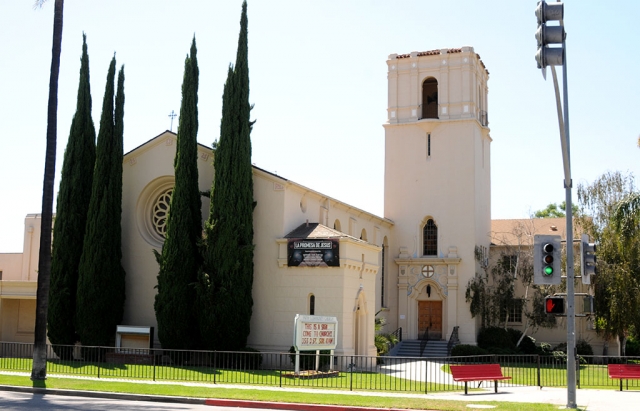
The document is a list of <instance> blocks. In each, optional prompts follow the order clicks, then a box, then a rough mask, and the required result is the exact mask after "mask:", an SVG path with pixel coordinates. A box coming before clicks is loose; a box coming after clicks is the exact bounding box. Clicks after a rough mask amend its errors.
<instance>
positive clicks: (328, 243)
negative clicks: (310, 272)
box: [287, 238, 340, 267]
mask: <svg viewBox="0 0 640 411" xmlns="http://www.w3.org/2000/svg"><path fill="white" fill-rule="evenodd" d="M287 265H288V266H289V267H340V242H339V240H337V239H333V238H312V239H290V240H289V241H288V245H287Z"/></svg>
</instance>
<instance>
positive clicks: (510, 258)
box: [500, 255, 518, 273]
mask: <svg viewBox="0 0 640 411" xmlns="http://www.w3.org/2000/svg"><path fill="white" fill-rule="evenodd" d="M517 262H518V256H517V255H503V256H502V259H501V260H500V268H501V269H502V270H503V271H506V272H508V273H513V272H515V270H516V264H517Z"/></svg>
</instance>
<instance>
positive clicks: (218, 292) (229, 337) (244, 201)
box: [200, 1, 255, 350]
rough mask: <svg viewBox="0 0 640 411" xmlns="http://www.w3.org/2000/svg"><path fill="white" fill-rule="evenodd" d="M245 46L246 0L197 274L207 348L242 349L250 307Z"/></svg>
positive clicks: (250, 172)
mask: <svg viewBox="0 0 640 411" xmlns="http://www.w3.org/2000/svg"><path fill="white" fill-rule="evenodd" d="M250 112H251V105H250V104H249V65H248V46H247V3H246V1H245V2H243V3H242V16H241V19H240V36H239V39H238V50H237V55H236V64H235V67H232V66H230V67H229V71H228V74H227V81H226V83H225V86H224V93H223V96H222V121H221V125H220V141H219V143H218V145H217V149H216V152H215V160H214V166H215V177H214V179H213V185H212V189H211V209H210V213H209V219H208V221H207V223H206V225H205V230H206V251H205V257H204V258H205V264H204V269H203V271H202V273H201V274H200V279H201V284H202V285H203V287H202V289H201V293H200V295H201V301H202V304H203V309H202V310H203V313H204V315H203V317H202V323H201V330H202V332H203V335H204V338H205V341H206V346H207V347H208V348H214V349H227V350H232V349H240V348H243V347H245V345H246V341H247V337H248V335H249V331H250V324H249V323H250V320H251V313H252V307H253V299H252V296H251V290H252V286H253V208H254V205H255V204H254V201H253V170H252V166H251V138H250V133H251V128H252V124H253V123H252V122H251V121H250Z"/></svg>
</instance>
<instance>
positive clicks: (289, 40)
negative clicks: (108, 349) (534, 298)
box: [0, 0, 640, 252]
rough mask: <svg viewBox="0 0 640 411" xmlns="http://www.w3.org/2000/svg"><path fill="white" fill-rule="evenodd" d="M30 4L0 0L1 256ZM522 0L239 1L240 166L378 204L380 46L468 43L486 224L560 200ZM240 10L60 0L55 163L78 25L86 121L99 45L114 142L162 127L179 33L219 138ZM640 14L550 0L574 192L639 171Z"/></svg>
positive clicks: (36, 119) (24, 107)
mask: <svg viewBox="0 0 640 411" xmlns="http://www.w3.org/2000/svg"><path fill="white" fill-rule="evenodd" d="M33 3H34V1H33V0H21V1H3V2H2V4H1V5H0V38H2V39H3V41H2V42H0V55H1V56H2V62H1V64H0V74H1V75H0V115H1V117H0V118H1V119H2V131H3V133H2V134H3V138H2V149H1V150H0V193H1V196H2V197H1V198H2V201H1V202H0V252H20V251H22V234H23V221H24V217H25V215H26V214H27V213H39V212H40V210H41V201H42V175H43V170H44V151H45V136H46V104H47V93H48V81H49V66H50V64H51V32H52V24H53V3H54V0H49V1H47V3H45V5H44V7H43V8H42V9H38V10H34V9H33V7H32V6H33ZM535 6H536V1H529V0H527V1H524V0H518V1H504V0H502V1H493V0H491V1H482V2H481V1H476V0H449V1H432V0H422V1H418V0H414V1H410V0H394V1H383V0H349V1H344V0H324V1H304V0H303V1H301V0H270V1H265V0H249V2H248V14H249V69H250V76H251V97H250V98H251V102H252V103H254V104H255V109H254V110H253V118H254V119H256V120H257V123H256V124H255V126H254V130H253V133H252V144H253V159H252V161H253V162H254V163H255V165H257V166H258V167H261V168H264V169H266V170H269V171H271V172H276V173H277V174H279V175H281V176H283V177H285V178H289V179H291V180H293V181H295V182H297V183H300V184H302V185H305V186H307V187H310V188H312V189H314V190H316V191H320V192H323V193H325V194H327V195H330V196H332V197H334V198H337V199H339V200H342V201H345V202H347V203H349V204H352V205H354V206H356V207H359V208H362V209H364V210H367V211H370V212H373V213H375V214H378V215H383V188H384V187H383V173H384V130H383V128H382V124H383V123H384V122H385V121H386V108H387V107H386V104H387V78H386V75H387V67H386V63H385V62H386V59H387V57H388V55H389V54H392V53H409V52H411V51H425V50H432V49H440V48H455V47H461V46H465V45H470V46H473V47H474V48H475V51H476V52H477V53H478V54H480V56H481V58H482V60H483V61H484V63H485V65H486V67H487V69H488V70H489V73H490V78H489V110H488V112H489V121H490V124H489V126H490V128H491V133H490V135H491V137H492V138H493V143H492V146H491V157H492V162H491V174H492V181H491V184H492V185H491V191H492V192H491V194H492V207H491V208H492V218H526V217H528V216H529V215H530V213H531V212H533V211H535V210H538V209H540V208H544V207H545V206H546V205H547V204H548V203H550V202H561V201H563V200H564V188H563V171H562V157H561V152H560V138H559V132H558V123H557V117H556V107H555V96H554V92H553V85H552V82H551V81H550V75H549V76H548V78H549V80H547V81H544V80H543V78H542V76H541V73H540V70H538V69H537V68H536V63H535V60H534V57H533V56H534V53H535V50H536V42H535V38H534V33H535V30H536V19H535V16H534V9H535ZM240 10H241V1H240V0H224V1H221V0H215V1H211V0H209V1H205V0H182V1H180V2H176V1H169V0H156V1H154V2H148V1H142V0H110V1H102V2H94V1H91V2H89V1H80V0H67V1H66V2H65V10H64V31H63V38H64V40H63V46H62V62H61V71H60V91H59V99H58V103H59V109H58V147H57V148H58V159H57V167H56V168H57V170H58V173H59V171H60V168H61V167H62V158H63V154H64V149H65V147H66V143H67V138H68V135H69V127H70V124H71V119H72V117H73V114H74V112H75V105H76V93H77V86H78V72H79V68H80V55H81V46H82V32H83V31H84V32H85V33H86V34H87V42H88V48H89V59H90V69H91V87H92V96H93V117H94V122H95V124H96V127H97V125H98V123H99V121H98V120H99V116H100V111H101V105H102V96H103V93H104V86H105V79H106V72H107V68H108V64H109V60H110V59H111V57H112V56H113V54H114V52H115V53H116V58H117V63H118V65H120V64H124V65H125V75H126V81H125V95H126V103H125V134H124V148H125V152H126V151H129V150H131V149H133V148H135V147H137V146H138V145H140V144H142V143H144V142H145V141H147V140H148V139H150V138H152V137H154V136H156V135H158V134H160V133H161V132H163V131H164V130H166V129H168V128H169V127H170V119H169V117H168V115H169V113H170V112H171V111H172V110H174V111H175V112H179V110H180V99H181V96H180V87H181V84H182V74H183V73H182V71H183V66H184V58H185V56H186V54H187V52H188V51H189V46H190V43H191V39H192V37H193V35H194V34H195V36H196V41H197V46H198V62H199V67H200V90H199V113H200V130H199V134H198V141H199V142H200V143H202V144H205V145H209V146H210V145H211V143H212V142H213V141H214V140H215V139H217V137H218V133H219V126H220V113H221V101H222V100H221V98H222V88H223V85H224V81H225V78H226V72H227V68H228V65H229V63H231V62H233V61H234V60H235V50H236V46H237V37H238V31H239V18H240ZM638 15H640V2H635V1H630V0H627V1H621V2H615V3H611V2H603V1H598V2H597V1H591V0H589V1H584V0H583V1H577V0H568V1H566V2H565V27H566V31H567V64H568V65H567V67H568V73H569V82H568V88H569V103H570V106H569V108H570V125H571V150H572V152H571V158H572V160H571V161H572V174H573V181H574V186H577V184H580V183H588V182H591V181H593V180H594V179H595V178H596V177H598V176H599V175H601V174H602V173H603V172H605V171H607V170H621V171H623V172H627V171H628V172H632V173H634V174H635V175H639V173H640V167H639V162H638V160H639V159H640V149H638V148H637V147H636V141H637V138H638V135H639V134H640V115H639V111H640V110H639V104H638V97H639V96H640V76H639V75H638V66H639V58H638V55H639V53H638V51H637V50H636V48H637V40H638V39H640V25H638V22H637V16H638ZM176 127H177V121H176V122H174V126H173V129H174V131H175V129H176ZM434 178H437V176H434ZM58 183H59V178H58V179H56V186H57V184H58ZM575 192H576V190H575V189H574V196H573V198H574V201H575V200H576V195H575Z"/></svg>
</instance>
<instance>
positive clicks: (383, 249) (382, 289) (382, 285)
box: [0, 244, 385, 307]
mask: <svg viewBox="0 0 640 411" xmlns="http://www.w3.org/2000/svg"><path fill="white" fill-rule="evenodd" d="M384 251H385V247H384V244H382V262H381V267H380V280H381V281H382V284H380V307H384V306H385V305H384V254H385V252H384ZM0 272H1V271H0Z"/></svg>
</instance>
